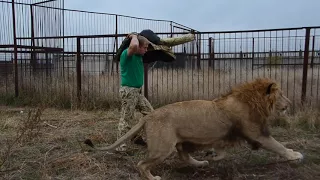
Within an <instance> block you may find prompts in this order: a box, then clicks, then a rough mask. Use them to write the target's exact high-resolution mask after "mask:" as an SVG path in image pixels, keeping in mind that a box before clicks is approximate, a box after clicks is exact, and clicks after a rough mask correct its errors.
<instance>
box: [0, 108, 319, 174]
mask: <svg viewBox="0 0 320 180" xmlns="http://www.w3.org/2000/svg"><path fill="white" fill-rule="evenodd" d="M37 113H38V114H37ZM118 119H119V111H118V110H110V111H90V112H87V111H78V110H77V111H70V110H58V109H45V110H44V111H39V112H37V111H34V110H33V111H30V109H28V108H12V107H6V106H2V107H0V179H113V180H118V179H126V180H127V179H130V180H135V179H140V176H139V173H138V170H137V169H136V164H137V163H138V161H139V160H141V159H143V158H144V156H145V155H146V154H145V150H146V149H145V147H143V146H137V145H133V144H129V145H130V149H129V152H128V153H125V154H124V153H122V154H121V153H119V154H107V153H105V152H93V151H91V150H90V148H88V147H87V146H85V145H84V144H83V140H85V139H86V138H90V139H92V140H93V142H94V143H95V144H97V145H106V144H111V143H112V142H114V140H115V139H116V135H115V132H116V125H117V122H118ZM272 134H273V136H274V137H275V138H276V139H277V140H279V141H280V142H282V143H284V144H285V146H287V147H289V148H292V149H294V150H296V151H300V152H301V153H303V154H304V156H305V159H304V160H303V161H302V162H301V163H296V162H287V161H286V160H285V159H283V158H281V157H279V156H277V155H275V154H273V153H270V152H267V151H265V150H258V151H251V150H250V149H249V148H247V147H239V148H235V149H230V150H228V152H229V154H228V156H227V157H226V159H224V160H221V161H219V162H213V161H212V160H211V159H210V158H211V155H208V154H207V153H206V152H197V153H194V154H193V156H194V157H195V158H197V159H199V160H200V159H206V160H209V163H210V165H209V167H205V168H195V167H192V166H189V165H185V164H183V163H182V162H181V161H180V160H179V158H178V157H177V155H176V154H172V155H171V156H170V157H169V158H168V159H167V160H165V161H164V162H163V163H162V164H160V165H158V166H157V167H156V168H155V169H154V171H153V173H154V174H155V175H160V176H162V178H163V179H174V180H189V179H190V180H197V179H199V180H200V179H201V180H209V179H295V180H297V179H320V153H319V152H320V133H319V130H310V129H307V128H303V127H301V128H292V127H289V128H288V127H287V128H285V127H273V128H272Z"/></svg>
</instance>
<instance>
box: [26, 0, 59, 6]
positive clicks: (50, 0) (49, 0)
mask: <svg viewBox="0 0 320 180" xmlns="http://www.w3.org/2000/svg"><path fill="white" fill-rule="evenodd" d="M52 1H57V0H47V1H41V2H37V3H33V4H31V5H38V4H43V3H48V2H52Z"/></svg>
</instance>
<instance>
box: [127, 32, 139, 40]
mask: <svg viewBox="0 0 320 180" xmlns="http://www.w3.org/2000/svg"><path fill="white" fill-rule="evenodd" d="M134 36H135V37H137V36H138V33H136V32H132V33H130V34H128V35H127V37H128V38H129V39H132V37H134Z"/></svg>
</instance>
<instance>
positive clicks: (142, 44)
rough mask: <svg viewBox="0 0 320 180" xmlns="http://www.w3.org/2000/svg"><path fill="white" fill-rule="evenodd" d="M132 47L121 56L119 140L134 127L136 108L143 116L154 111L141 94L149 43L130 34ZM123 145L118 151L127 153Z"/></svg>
mask: <svg viewBox="0 0 320 180" xmlns="http://www.w3.org/2000/svg"><path fill="white" fill-rule="evenodd" d="M129 38H130V39H131V42H130V45H129V47H128V48H127V49H125V50H124V51H123V52H122V53H121V56H120V72H121V87H120V90H119V93H120V97H121V104H122V107H121V117H120V120H119V124H118V133H117V139H119V138H120V137H121V136H123V135H124V134H125V133H126V132H127V131H128V130H129V129H130V128H131V125H132V123H133V122H132V121H133V119H134V112H135V109H136V107H137V108H138V109H139V110H140V112H141V113H142V114H143V115H146V114H148V113H149V112H151V111H153V107H152V106H151V104H150V103H149V101H148V100H147V99H146V98H145V97H144V96H143V95H142V94H141V87H142V86H143V83H144V82H143V80H144V67H143V59H142V57H143V55H144V54H145V53H146V52H147V50H148V46H149V43H150V42H149V41H148V39H146V38H145V37H143V36H139V35H136V34H130V35H129ZM140 140H141V138H140ZM126 146H127V145H126V144H122V145H121V146H120V147H119V148H117V149H116V150H117V151H125V150H126Z"/></svg>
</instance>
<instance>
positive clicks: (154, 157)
mask: <svg viewBox="0 0 320 180" xmlns="http://www.w3.org/2000/svg"><path fill="white" fill-rule="evenodd" d="M160 133H161V132H156V133H150V134H148V135H149V137H148V139H147V144H148V157H147V159H145V160H142V161H140V162H139V163H138V165H137V166H138V169H139V171H140V173H141V175H142V176H143V177H144V178H147V179H148V180H160V179H161V177H160V176H153V175H152V174H151V172H150V170H151V168H152V167H154V166H155V165H157V164H160V163H161V162H163V161H164V160H165V159H166V158H167V157H168V156H170V154H172V152H173V151H174V149H175V146H176V141H174V140H172V139H169V138H170V137H171V136H160V135H159V134H160ZM162 134H166V135H168V133H167V132H166V133H162ZM159 137H160V138H159Z"/></svg>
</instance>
